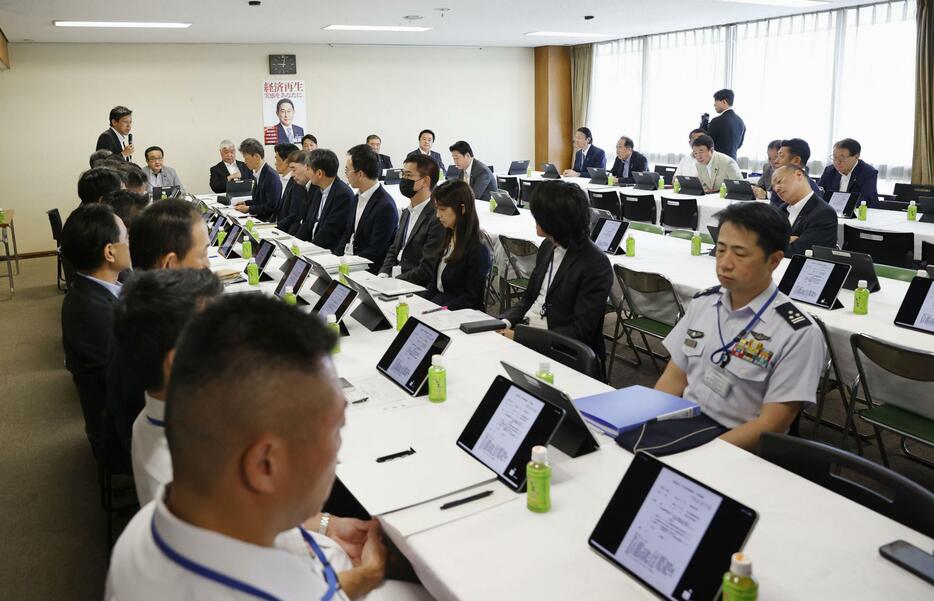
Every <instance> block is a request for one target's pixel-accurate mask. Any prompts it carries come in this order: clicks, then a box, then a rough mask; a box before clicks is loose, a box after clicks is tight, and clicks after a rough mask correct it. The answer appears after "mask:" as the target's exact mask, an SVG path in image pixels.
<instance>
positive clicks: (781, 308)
mask: <svg viewBox="0 0 934 601" xmlns="http://www.w3.org/2000/svg"><path fill="white" fill-rule="evenodd" d="M775 312H776V313H778V314H779V315H781V317H782V319H784V320H785V321H786V322H788V325H790V326H791V327H792V329H794V330H800V329H801V328H806V327H808V326H809V325H811V320H810V319H808V316H807V315H805V314H804V313H802V312H801V311H800V310H799V309H798V307H796V306H794V304H792V303H790V302H789V303H783V304H781V305H778V306H777V307H775Z"/></svg>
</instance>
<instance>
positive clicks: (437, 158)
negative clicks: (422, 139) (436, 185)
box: [405, 148, 445, 181]
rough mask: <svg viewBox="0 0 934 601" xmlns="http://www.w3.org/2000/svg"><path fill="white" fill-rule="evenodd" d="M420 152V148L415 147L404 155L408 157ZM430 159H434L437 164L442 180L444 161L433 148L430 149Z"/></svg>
mask: <svg viewBox="0 0 934 601" xmlns="http://www.w3.org/2000/svg"><path fill="white" fill-rule="evenodd" d="M421 152H422V151H421V150H419V149H418V148H416V149H415V150H413V151H412V152H410V153H409V154H407V155H405V156H406V158H408V157H410V156H413V155H416V154H421ZM431 160H432V161H434V162H435V163H436V164H437V165H438V169H439V170H440V171H441V178H442V181H443V179H444V173H445V169H444V162H443V161H442V160H441V155H440V154H438V153H437V152H435V151H434V150H432V151H431Z"/></svg>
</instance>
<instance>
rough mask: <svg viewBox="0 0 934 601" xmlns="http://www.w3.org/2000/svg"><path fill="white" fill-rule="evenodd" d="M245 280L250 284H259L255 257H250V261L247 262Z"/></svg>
mask: <svg viewBox="0 0 934 601" xmlns="http://www.w3.org/2000/svg"><path fill="white" fill-rule="evenodd" d="M246 280H247V282H249V284H250V286H258V285H259V265H257V264H256V259H250V262H249V263H247V266H246Z"/></svg>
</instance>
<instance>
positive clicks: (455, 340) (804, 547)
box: [211, 203, 934, 601]
mask: <svg viewBox="0 0 934 601" xmlns="http://www.w3.org/2000/svg"><path fill="white" fill-rule="evenodd" d="M483 204H485V203H481V204H480V205H478V206H479V207H480V208H482V205H483ZM529 219H530V217H528V216H527V215H525V216H520V217H505V216H501V215H490V214H489V213H481V220H482V221H483V223H484V227H486V228H490V229H494V230H495V229H502V228H517V226H518V224H519V223H520V222H522V221H523V220H525V221H524V222H525V224H526V226H528V225H529V224H530V223H531V222H530V221H528V220H529ZM258 231H259V234H260V236H261V237H263V236H267V235H269V233H270V232H272V231H274V230H273V229H272V228H263V227H261V228H260V229H259V230H258ZM532 231H533V232H534V229H533V230H532ZM637 235H638V238H639V242H638V250H639V251H644V254H642V255H641V256H640V253H639V252H637V256H636V257H635V258H633V259H632V262H633V264H637V263H638V262H639V261H645V262H650V261H652V257H653V255H658V256H656V257H655V258H656V259H659V258H660V257H661V254H660V251H659V252H656V251H654V250H653V249H655V248H659V249H660V248H661V247H660V246H657V247H656V244H663V243H665V241H670V242H684V241H676V240H673V239H670V238H667V237H663V236H660V235H656V236H655V238H654V239H652V238H649V237H647V236H649V235H648V234H646V235H645V236H643V235H642V233H641V232H637ZM684 250H685V252H684V255H687V256H688V257H689V253H688V252H687V247H684ZM276 253H277V256H278V258H277V259H276V260H283V259H284V257H283V256H281V255H279V251H278V250H277V251H276ZM211 255H212V257H211V263H212V268H213V269H219V268H221V267H229V268H235V269H242V268H243V266H244V265H245V261H243V260H242V259H235V260H226V259H223V258H220V257H217V256H216V251H212V253H211ZM690 259H691V260H693V261H697V264H698V265H699V264H700V262H704V263H705V266H709V267H710V269H711V273H710V275H711V276H712V275H713V274H712V262H711V261H709V260H708V258H704V257H690ZM669 260H671V261H672V262H676V261H675V259H674V256H672V257H671V258H670V259H669ZM680 260H681V262H687V259H686V258H685V257H684V256H683V255H682V257H681V259H680ZM647 264H648V263H646V265H647ZM273 270H275V268H273ZM694 271H697V272H701V271H703V270H702V269H699V268H697V266H695V268H694ZM278 275H279V274H278V273H275V274H274V276H275V277H278ZM698 275H700V274H698ZM350 277H351V278H354V277H355V275H354V274H351V276H350ZM706 283H707V282H704V284H706ZM307 286H308V283H307V282H306V287H307ZM684 286H696V287H701V286H702V284H701V282H700V280H699V279H698V280H696V281H694V282H693V283H687V284H684ZM274 288H275V282H264V283H262V284H260V285H259V286H249V285H247V284H243V283H241V284H234V285H230V286H228V287H227V292H231V293H232V292H242V291H247V290H253V291H254V293H264V294H272V291H273V290H274ZM303 294H305V295H306V296H307V294H308V293H307V292H305V293H303ZM312 300H313V299H312ZM377 302H378V304H379V305H380V308H381V309H382V311H383V312H384V314H385V315H387V317H388V316H391V315H392V314H393V311H394V303H391V302H383V301H377ZM408 302H409V303H410V315H411V316H413V317H416V318H420V319H423V320H426V321H428V320H429V319H430V318H431V316H432V315H434V314H430V315H426V314H425V313H424V312H425V311H427V310H429V309H431V308H436V307H435V306H434V305H433V304H432V303H431V302H430V301H427V300H425V299H422V298H419V297H413V298H410V299H409V301H408ZM875 311H878V309H877V307H876V305H875V304H873V309H872V310H871V312H875ZM344 323H345V325H346V326H347V328H348V331H349V336H346V337H343V338H342V339H341V342H340V352H339V353H337V354H336V355H334V363H335V367H336V369H337V372H338V375H339V376H341V377H343V378H346V379H347V380H348V381H349V382H350V383H351V384H352V385H353V386H354V387H357V388H358V389H361V390H363V391H365V392H366V393H367V394H368V396H369V399H368V401H367V402H366V403H363V404H358V405H349V406H348V410H347V420H346V425H345V427H344V430H343V432H342V437H343V441H344V442H343V446H342V448H341V451H340V454H339V462H340V464H339V466H338V475H339V476H341V477H342V480H344V476H345V475H347V476H350V475H352V474H357V475H358V476H359V474H360V473H361V470H363V471H364V473H365V472H366V470H370V471H371V472H372V473H373V474H377V472H374V471H373V470H374V466H376V465H378V464H376V463H375V462H374V461H373V457H374V456H378V455H379V454H380V453H383V452H386V451H387V450H398V448H399V447H400V445H403V446H401V448H405V447H412V448H414V449H418V450H420V451H421V453H420V454H419V455H418V456H420V457H424V458H425V460H424V461H422V462H420V463H416V462H413V463H410V464H409V463H406V461H396V462H388V463H384V464H382V465H385V466H391V467H392V469H393V470H394V471H393V472H391V474H392V476H391V477H389V478H380V477H379V476H378V475H374V476H373V479H374V481H373V482H366V481H360V479H359V477H358V478H357V480H356V481H355V482H357V483H358V484H359V486H355V485H348V488H349V489H350V490H351V492H353V493H354V494H355V495H357V496H358V499H359V500H360V501H361V502H362V503H363V504H364V506H369V507H374V506H379V505H386V503H388V501H384V499H383V497H384V496H385V497H400V495H401V496H402V497H405V495H407V494H408V495H409V497H410V500H411V498H415V497H411V492H412V491H411V490H409V488H408V487H407V486H405V485H403V483H410V482H423V483H426V484H424V486H427V487H428V489H430V488H431V486H432V485H435V483H436V482H438V481H445V480H446V479H450V478H452V477H453V480H452V481H454V480H456V479H457V478H456V476H457V474H456V473H455V474H448V473H446V471H445V470H447V471H457V470H458V469H461V468H471V469H475V468H476V466H474V465H473V464H472V463H471V462H473V460H472V459H470V458H466V459H464V458H465V457H467V456H466V454H465V453H463V451H461V450H460V449H458V448H457V447H456V446H455V440H456V439H457V437H458V435H459V434H460V432H461V431H462V430H463V428H464V425H465V424H466V422H467V420H468V418H469V417H470V415H471V414H472V413H473V411H474V410H475V409H476V407H477V405H478V404H479V402H480V400H481V398H482V397H483V395H484V393H485V392H486V390H487V388H488V387H489V385H490V383H491V382H492V381H493V380H494V378H495V377H496V376H497V375H505V372H504V370H503V369H502V367H501V365H500V361H507V362H509V363H511V364H513V365H515V366H516V367H518V368H519V369H522V370H524V371H527V372H534V371H535V370H536V369H537V367H538V364H539V362H540V361H541V360H545V358H544V357H543V356H541V355H539V354H538V353H536V352H535V351H532V350H531V349H528V348H526V347H523V346H521V345H519V344H516V343H514V342H513V341H511V340H509V339H507V338H505V337H503V336H500V335H498V334H496V333H494V332H486V333H482V334H473V335H467V334H465V333H463V332H461V331H460V330H457V329H455V330H449V331H445V334H448V335H449V336H450V337H451V344H450V346H449V348H448V350H447V352H446V353H445V365H446V366H447V372H448V374H447V391H448V396H447V400H446V402H443V403H438V404H435V403H430V402H429V401H428V400H427V398H426V397H412V396H410V395H408V394H407V393H405V392H404V391H402V389H401V388H399V387H397V386H396V385H395V384H393V383H392V382H390V381H389V380H388V379H387V378H385V377H384V376H382V375H381V374H379V373H378V372H377V370H376V367H375V366H376V363H377V361H378V360H379V358H380V357H381V356H382V355H383V354H384V353H385V351H386V349H387V348H388V346H389V344H390V343H391V341H392V340H393V339H394V337H395V335H396V332H395V330H393V329H387V330H382V331H375V332H374V331H369V330H368V329H366V328H365V327H363V326H362V325H361V324H359V323H357V322H356V321H355V320H354V319H353V318H352V317H349V316H348V317H345V319H344ZM551 369H552V371H553V372H554V374H555V385H556V386H557V387H559V388H561V389H562V390H564V391H565V392H567V393H568V395H569V396H571V397H572V398H580V397H582V396H587V395H590V394H596V393H600V392H604V391H608V390H610V387H609V386H607V385H606V384H604V383H602V382H599V381H597V380H594V379H592V378H590V377H588V376H585V375H583V374H580V373H577V372H575V371H574V370H572V369H570V368H567V367H565V366H563V365H559V364H552V368H551ZM594 433H595V435H596V436H597V437H598V440H599V441H600V444H601V448H600V449H599V450H597V451H595V452H592V453H590V454H587V455H584V456H581V457H577V458H573V459H572V458H570V457H568V456H566V455H564V454H563V453H561V452H560V451H558V450H557V449H555V448H549V458H550V461H551V462H552V464H553V477H552V503H553V507H552V510H551V511H550V512H548V513H545V514H535V513H532V512H530V511H528V510H527V509H526V507H525V495H524V494H518V493H514V492H512V491H510V490H509V489H507V488H506V487H505V486H504V485H503V484H501V483H499V482H497V481H496V480H495V479H494V478H493V474H492V472H489V473H488V474H485V475H483V476H481V477H479V479H478V478H474V480H473V481H471V483H470V484H469V485H468V486H465V487H459V488H451V489H450V490H443V491H442V492H441V493H440V494H433V495H432V496H425V497H424V498H420V499H418V502H410V503H409V504H408V505H405V506H404V507H402V506H400V507H399V508H393V509H392V510H389V511H385V512H374V513H375V514H377V515H378V517H379V519H380V521H381V523H382V524H383V527H384V530H385V532H386V534H387V536H389V537H390V538H391V540H392V541H393V543H394V544H395V545H396V546H397V547H398V548H399V550H400V551H401V552H402V553H403V554H405V555H406V557H407V558H408V559H409V560H410V561H411V563H412V565H413V567H414V568H415V571H416V573H417V574H418V575H419V577H420V579H421V581H422V582H423V584H424V585H425V587H426V588H427V590H428V591H429V592H430V593H431V594H432V595H433V596H434V597H436V598H437V599H441V600H448V599H452V600H453V599H459V600H473V599H477V600H481V599H482V600H484V601H486V600H489V599H491V598H492V599H535V600H538V599H610V598H612V599H630V598H631V599H652V598H655V597H654V596H653V595H652V594H651V593H650V591H649V590H648V589H646V588H644V587H643V586H641V585H640V584H639V583H638V582H637V581H636V580H635V579H633V578H631V577H630V576H628V575H627V574H626V573H625V572H623V571H621V570H619V569H617V568H616V567H615V566H613V565H612V564H611V563H609V562H608V561H606V560H604V559H603V558H602V557H600V556H598V555H597V554H596V553H595V552H593V551H592V550H591V549H590V548H589V546H588V543H587V541H588V537H589V535H590V533H591V531H592V529H593V527H594V525H595V524H596V522H597V520H598V518H599V517H600V515H601V513H602V511H603V509H604V508H605V506H606V504H607V503H608V501H609V500H610V497H611V496H612V494H613V492H614V490H615V489H616V487H617V485H618V484H619V482H620V479H621V478H622V476H623V474H624V473H625V472H626V469H627V467H628V466H629V463H630V462H631V461H632V455H631V454H630V453H629V452H628V451H626V450H624V449H622V448H621V447H619V446H617V445H616V444H615V443H614V442H613V440H612V439H610V438H609V437H607V436H604V435H603V434H600V433H599V432H598V431H597V430H594ZM413 457H415V455H413ZM456 458H460V459H459V460H458V461H450V459H456ZM432 460H435V461H436V463H432ZM663 461H664V462H665V463H667V464H669V465H671V466H673V467H675V468H676V469H679V470H681V471H683V472H685V473H686V474H688V475H689V476H692V477H694V478H696V479H698V480H699V481H701V482H703V483H705V484H706V485H708V486H710V487H711V488H713V489H715V490H717V491H719V492H720V493H722V494H724V495H727V496H730V497H733V498H734V499H736V500H738V501H739V502H741V503H744V504H746V505H748V506H749V507H752V508H753V509H755V510H756V511H757V512H758V513H759V519H758V523H757V525H756V527H755V529H754V530H753V532H752V534H751V536H750V538H749V541H748V543H747V544H746V547H745V550H746V552H748V553H749V554H750V556H751V557H752V559H753V561H754V563H755V575H756V577H757V578H758V579H759V583H760V591H759V595H760V598H761V599H764V600H768V599H798V598H824V599H831V598H839V599H878V598H892V599H921V598H925V596H926V595H929V593H930V587H929V585H927V584H926V583H925V582H923V581H922V580H921V579H919V578H916V577H914V576H912V575H911V574H909V573H907V572H905V571H903V570H901V569H900V568H898V567H897V566H895V565H894V564H891V563H890V562H888V561H886V560H885V559H883V558H882V557H881V556H880V555H879V553H878V547H879V546H881V545H884V544H887V543H889V542H891V541H893V540H896V539H904V540H907V541H909V542H911V543H913V544H915V545H917V546H919V547H921V548H922V549H927V550H930V549H931V547H932V546H934V540H932V539H930V538H928V537H926V536H924V535H922V534H920V533H918V532H916V531H914V530H912V529H910V528H907V527H905V526H902V525H900V524H898V523H897V522H894V521H892V520H890V519H888V518H886V517H883V516H881V515H879V514H876V513H874V512H872V511H870V510H869V509H866V508H864V507H862V506H861V505H858V504H856V503H853V502H851V501H849V500H847V499H845V498H843V497H841V496H839V495H837V494H835V493H832V492H830V491H828V490H826V489H823V488H822V487H820V486H818V485H816V484H812V483H811V482H809V481H807V480H804V479H802V478H800V477H798V476H796V475H794V474H791V473H790V472H787V471H784V470H782V469H781V468H778V467H776V466H774V465H772V464H770V463H768V462H766V461H764V460H762V459H760V458H758V457H757V456H756V455H753V454H751V453H747V452H746V451H743V450H741V449H739V448H737V447H734V446H732V445H730V444H727V443H724V442H721V441H719V440H716V441H713V442H711V443H709V444H706V445H704V446H702V447H699V448H697V449H693V450H691V451H687V452H684V453H680V454H677V455H673V456H670V457H666V458H664V459H663ZM438 462H440V465H438ZM473 463H476V462H473ZM477 465H479V464H477ZM481 467H482V466H481ZM483 469H484V470H485V468H483ZM468 471H469V470H468ZM346 483H347V481H346V480H345V484H346ZM399 489H402V490H399ZM483 490H493V491H494V494H492V495H490V496H489V497H487V498H486V499H483V500H481V501H476V502H474V503H468V504H465V505H462V506H460V507H457V508H455V509H451V510H445V511H442V510H441V509H440V506H441V504H442V503H444V502H446V501H448V500H451V499H457V498H462V497H464V496H467V495H469V494H471V493H472V492H474V491H483ZM425 494H427V493H425ZM400 502H401V501H400ZM387 506H388V505H387Z"/></svg>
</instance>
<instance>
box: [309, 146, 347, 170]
mask: <svg viewBox="0 0 934 601" xmlns="http://www.w3.org/2000/svg"><path fill="white" fill-rule="evenodd" d="M306 164H307V165H308V166H309V167H311V168H312V169H314V170H315V171H318V170H321V171H324V175H325V176H326V177H337V170H338V169H340V166H341V162H340V159H338V158H337V155H336V154H334V151H333V150H328V149H327V148H315V149H314V150H312V151H311V152H310V153H308V163H306Z"/></svg>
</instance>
